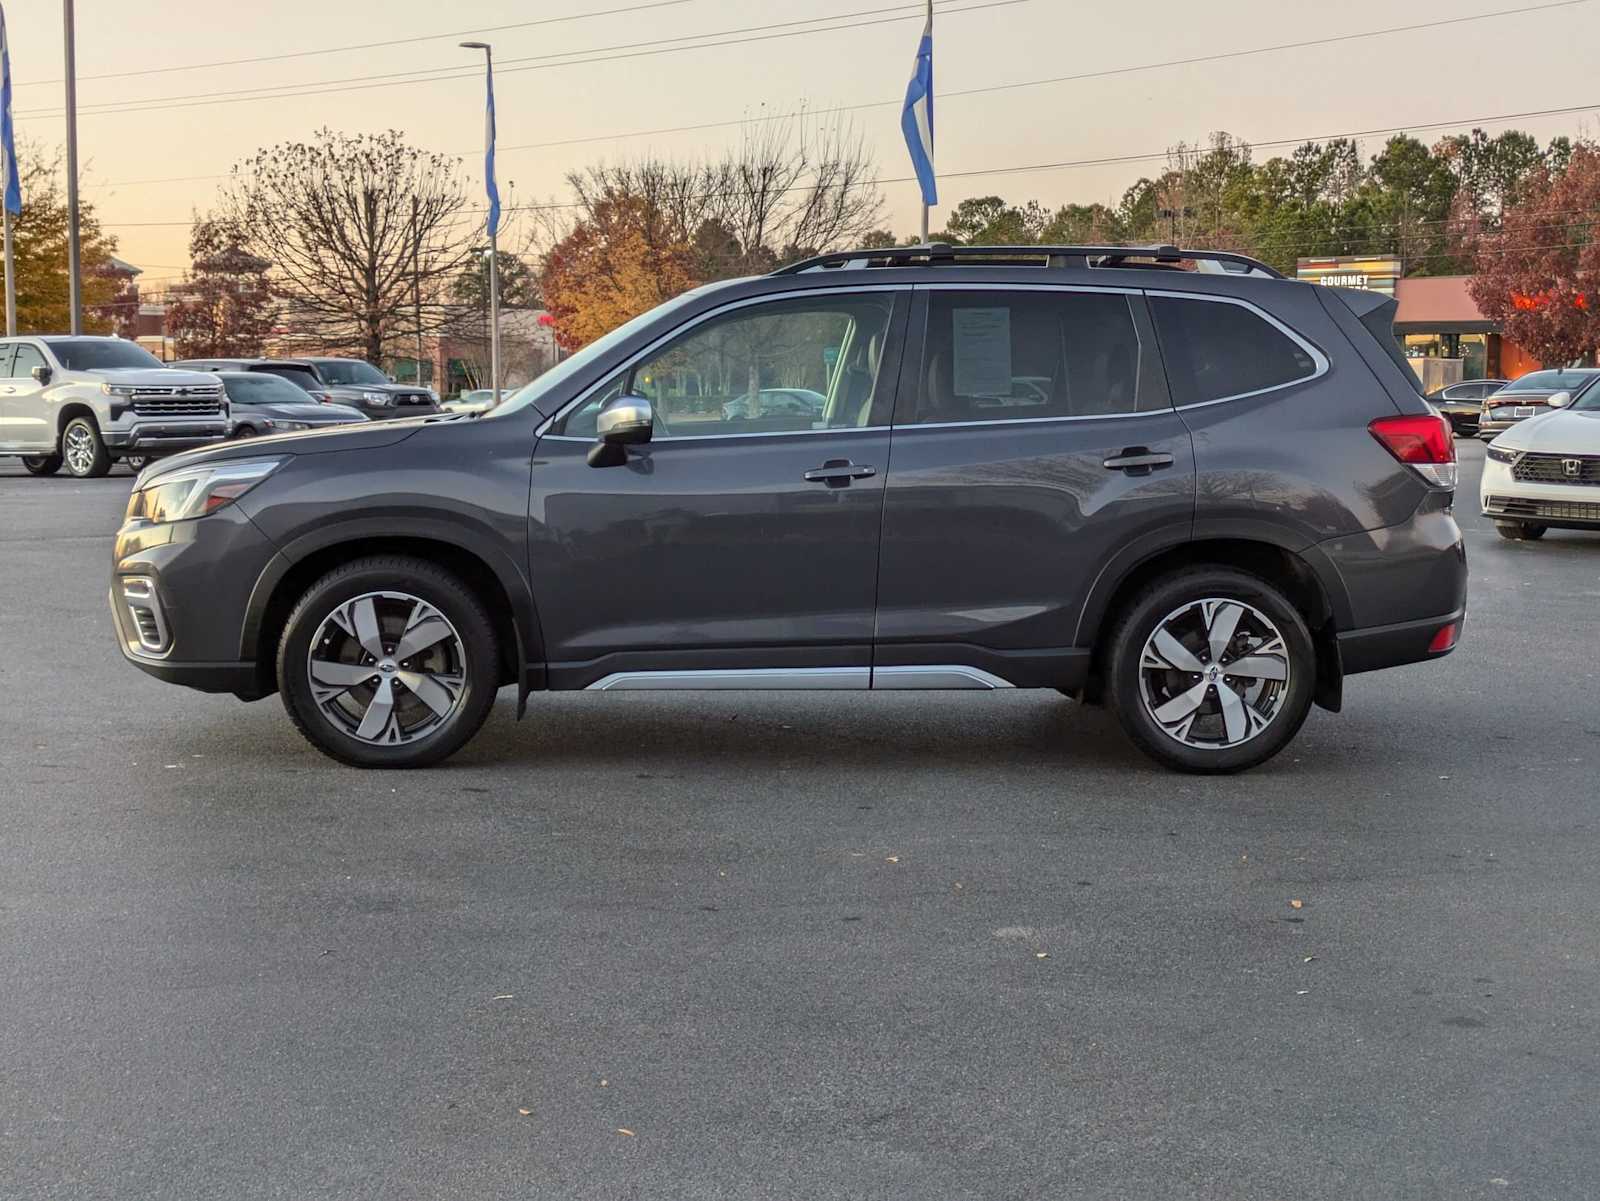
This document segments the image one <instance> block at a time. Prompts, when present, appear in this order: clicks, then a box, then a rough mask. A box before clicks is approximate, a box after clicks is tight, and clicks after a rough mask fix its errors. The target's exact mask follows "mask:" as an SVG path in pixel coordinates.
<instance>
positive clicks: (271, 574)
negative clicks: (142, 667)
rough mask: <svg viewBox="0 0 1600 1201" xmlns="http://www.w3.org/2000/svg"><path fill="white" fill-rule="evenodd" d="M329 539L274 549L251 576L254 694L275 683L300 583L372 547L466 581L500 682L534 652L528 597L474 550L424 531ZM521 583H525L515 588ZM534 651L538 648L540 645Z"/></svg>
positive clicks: (370, 552) (249, 652)
mask: <svg viewBox="0 0 1600 1201" xmlns="http://www.w3.org/2000/svg"><path fill="white" fill-rule="evenodd" d="M334 534H335V536H334V537H333V538H332V540H327V541H324V542H323V543H322V544H321V545H318V546H316V547H315V548H311V549H307V550H305V551H304V552H303V553H300V554H297V555H295V556H294V557H293V558H290V557H288V556H286V555H279V556H277V557H276V558H274V559H273V561H272V564H271V565H269V567H268V568H267V570H266V571H265V572H264V573H263V574H262V576H261V578H260V579H259V580H258V581H257V582H256V587H255V591H254V592H253V593H252V594H251V597H250V603H249V606H248V608H247V611H246V614H245V623H244V629H243V632H242V635H241V641H242V645H241V647H240V657H241V658H243V659H246V660H250V661H253V662H254V663H255V664H256V674H257V679H258V682H259V684H260V686H261V695H268V694H270V693H271V692H272V691H274V690H275V688H276V682H275V681H276V670H277V668H276V663H275V658H276V655H277V649H278V640H279V638H280V637H281V636H282V634H283V630H284V626H285V624H286V623H287V622H288V619H289V615H290V613H291V612H292V611H293V610H294V607H295V605H296V603H298V601H299V600H300V598H301V597H302V596H304V595H305V593H306V591H307V590H308V589H309V588H311V587H312V585H314V584H315V583H316V582H317V581H318V580H320V579H321V578H322V577H323V576H325V575H327V574H328V573H329V572H330V571H333V570H334V569H336V568H338V567H340V566H341V565H343V564H345V563H349V562H352V561H354V560H356V559H365V558H369V557H372V556H374V555H391V556H406V557H410V558H417V559H422V560H424V561H426V562H429V563H433V564H435V565H437V566H439V567H442V568H444V569H445V570H446V571H448V572H450V573H451V574H452V575H455V576H456V577H458V578H459V579H460V580H461V581H462V582H463V583H464V584H466V585H467V586H468V587H469V588H470V589H471V590H472V591H473V593H474V594H476V595H477V597H478V598H479V600H480V601H481V602H482V604H483V607H484V609H485V610H486V611H487V612H488V614H489V617H490V620H491V621H492V622H493V623H494V632H495V637H496V641H497V642H498V644H499V648H500V684H501V685H502V686H503V685H506V684H519V685H520V684H521V683H522V682H523V671H524V664H525V663H526V662H527V661H528V652H529V649H530V648H531V649H532V650H534V651H535V652H536V653H539V652H540V650H541V648H540V646H539V640H538V632H537V627H536V626H531V625H529V624H528V623H529V622H530V621H531V620H532V606H531V598H524V599H523V603H521V604H518V603H517V600H516V599H514V596H513V594H514V592H515V591H517V590H518V585H517V584H510V585H508V584H507V582H506V580H505V579H504V578H503V576H502V574H501V572H499V571H497V570H495V568H494V567H493V566H491V564H490V562H489V561H488V559H487V558H486V557H485V556H483V555H481V554H479V553H478V552H477V551H475V550H473V549H470V548H468V547H465V546H462V545H461V544H460V543H457V542H450V541H446V540H445V539H442V538H431V537H425V536H392V537H391V536H365V535H357V534H353V533H351V532H349V531H345V532H343V534H342V536H340V535H339V532H338V531H334ZM521 590H522V591H524V592H525V591H526V589H525V587H524V588H522V589H521ZM540 657H541V658H542V653H540Z"/></svg>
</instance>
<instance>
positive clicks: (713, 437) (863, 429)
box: [539, 425, 890, 450]
mask: <svg viewBox="0 0 1600 1201" xmlns="http://www.w3.org/2000/svg"><path fill="white" fill-rule="evenodd" d="M889 429H890V427H889V426H887V425H835V426H830V427H829V428H827V429H825V430H757V431H753V432H751V433H748V434H675V435H673V436H672V437H670V438H663V439H661V441H660V443H659V444H658V443H657V442H656V441H655V440H654V439H651V440H650V441H649V442H648V443H643V444H642V445H647V446H656V445H662V446H669V445H671V444H672V443H674V442H729V441H732V440H733V439H735V438H800V437H811V436H815V435H817V434H873V433H880V434H881V433H887V432H888V431H889ZM539 440H540V441H541V442H582V443H583V444H584V445H585V446H592V445H594V442H595V439H593V438H580V437H578V436H577V435H576V434H541V435H540V438H539ZM634 449H635V450H637V449H638V447H637V446H635V447H634Z"/></svg>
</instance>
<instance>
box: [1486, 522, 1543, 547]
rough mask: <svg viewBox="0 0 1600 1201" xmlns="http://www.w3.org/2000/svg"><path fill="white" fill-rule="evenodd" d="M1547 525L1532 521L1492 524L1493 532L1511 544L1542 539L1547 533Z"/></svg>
mask: <svg viewBox="0 0 1600 1201" xmlns="http://www.w3.org/2000/svg"><path fill="white" fill-rule="evenodd" d="M1549 529H1550V527H1549V526H1547V525H1539V524H1538V523H1536V522H1532V521H1497V522H1495V523H1494V532H1495V533H1497V534H1499V535H1500V536H1501V537H1502V538H1505V539H1507V540H1508V541H1511V542H1533V541H1536V540H1538V539H1540V538H1543V537H1544V536H1545V534H1546V533H1547V532H1548V531H1549Z"/></svg>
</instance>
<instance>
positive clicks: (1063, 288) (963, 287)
mask: <svg viewBox="0 0 1600 1201" xmlns="http://www.w3.org/2000/svg"><path fill="white" fill-rule="evenodd" d="M912 288H913V289H914V290H915V291H918V292H1102V293H1104V292H1109V293H1111V294H1113V295H1116V296H1137V295H1139V294H1140V292H1142V291H1143V289H1142V288H1138V287H1133V286H1129V287H1121V288H1118V287H1114V286H1112V285H1109V284H1052V283H1043V284H1036V283H1026V284H1003V283H994V282H992V281H990V282H986V283H970V284H958V283H952V282H949V281H944V282H940V283H933V284H913V285H912Z"/></svg>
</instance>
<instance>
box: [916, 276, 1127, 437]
mask: <svg viewBox="0 0 1600 1201" xmlns="http://www.w3.org/2000/svg"><path fill="white" fill-rule="evenodd" d="M1128 303H1129V302H1128V297H1127V295H1125V294H1123V293H1116V292H1059V291H1019V292H1005V291H998V290H996V291H989V290H981V291H971V292H959V291H945V290H935V291H931V292H929V294H928V324H927V338H926V351H925V353H924V359H923V376H922V379H921V380H920V381H919V382H920V387H918V388H917V389H915V390H914V391H915V397H914V406H915V407H914V409H913V411H912V412H911V413H909V414H906V415H903V416H902V417H900V418H899V420H900V421H901V422H902V423H917V422H922V423H927V422H956V421H1019V420H1027V419H1030V418H1044V417H1096V416H1106V415H1110V414H1115V413H1132V412H1136V411H1137V410H1138V408H1139V396H1140V389H1139V364H1140V354H1139V336H1138V333H1137V331H1136V329H1135V327H1134V323H1133V315H1132V313H1131V311H1130V309H1129V307H1128Z"/></svg>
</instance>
